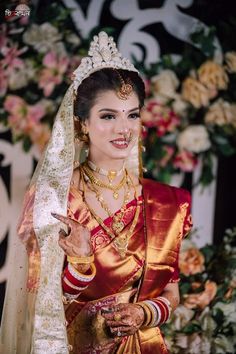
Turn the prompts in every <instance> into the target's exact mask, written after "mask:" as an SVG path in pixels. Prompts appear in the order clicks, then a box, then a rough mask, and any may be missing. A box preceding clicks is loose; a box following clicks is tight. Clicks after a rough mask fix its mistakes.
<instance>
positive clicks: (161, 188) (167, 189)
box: [140, 178, 191, 203]
mask: <svg viewBox="0 0 236 354" xmlns="http://www.w3.org/2000/svg"><path fill="white" fill-rule="evenodd" d="M140 182H141V184H142V187H143V193H144V196H145V195H146V196H148V195H149V196H151V197H152V198H155V199H158V200H160V199H162V200H163V201H165V200H167V201H169V200H176V202H179V203H184V202H188V203H190V202H191V195H190V193H189V191H187V190H186V189H183V188H179V187H174V186H170V185H168V184H165V183H160V182H157V181H154V180H151V179H148V178H142V179H141V180H140Z"/></svg>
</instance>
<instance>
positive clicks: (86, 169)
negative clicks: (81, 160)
mask: <svg viewBox="0 0 236 354" xmlns="http://www.w3.org/2000/svg"><path fill="white" fill-rule="evenodd" d="M81 168H82V170H83V172H84V174H85V175H86V176H87V178H88V180H89V181H90V183H92V184H95V185H96V186H97V187H100V188H106V189H110V190H111V191H113V198H114V199H118V198H119V190H120V189H121V188H122V187H123V186H124V185H125V183H126V180H127V176H126V173H124V176H123V178H122V179H121V181H120V182H119V183H118V184H117V185H112V184H111V183H105V182H103V181H101V180H99V179H98V178H96V177H95V176H94V174H93V173H92V171H91V170H90V168H89V167H88V166H87V165H86V164H84V165H83V166H81Z"/></svg>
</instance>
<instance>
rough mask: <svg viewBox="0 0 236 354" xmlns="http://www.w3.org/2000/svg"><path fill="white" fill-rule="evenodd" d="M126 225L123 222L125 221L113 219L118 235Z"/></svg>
mask: <svg viewBox="0 0 236 354" xmlns="http://www.w3.org/2000/svg"><path fill="white" fill-rule="evenodd" d="M124 227H125V224H124V223H123V221H113V222H112V229H113V231H114V232H115V234H116V235H118V234H119V233H120V232H121V231H122V230H123V228H124Z"/></svg>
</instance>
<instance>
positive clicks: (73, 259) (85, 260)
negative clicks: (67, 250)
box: [67, 254, 94, 264]
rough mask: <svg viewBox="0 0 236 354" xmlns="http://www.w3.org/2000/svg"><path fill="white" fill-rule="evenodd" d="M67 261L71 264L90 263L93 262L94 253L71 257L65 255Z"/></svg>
mask: <svg viewBox="0 0 236 354" xmlns="http://www.w3.org/2000/svg"><path fill="white" fill-rule="evenodd" d="M67 262H69V263H71V264H90V263H93V262H94V254H92V255H91V256H86V257H71V256H67Z"/></svg>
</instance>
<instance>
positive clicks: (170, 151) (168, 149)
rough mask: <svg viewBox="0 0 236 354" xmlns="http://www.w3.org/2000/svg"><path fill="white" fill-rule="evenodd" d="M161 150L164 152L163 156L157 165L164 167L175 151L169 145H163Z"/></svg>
mask: <svg viewBox="0 0 236 354" xmlns="http://www.w3.org/2000/svg"><path fill="white" fill-rule="evenodd" d="M163 150H164V152H165V155H164V156H163V157H162V159H161V160H160V161H159V163H158V164H159V165H160V166H161V167H165V166H166V165H167V164H168V162H169V161H170V159H171V157H172V156H173V154H174V151H175V149H174V148H173V147H172V146H169V145H164V146H163Z"/></svg>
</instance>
